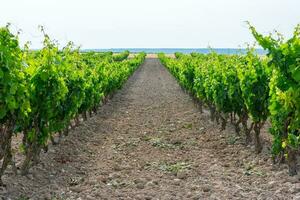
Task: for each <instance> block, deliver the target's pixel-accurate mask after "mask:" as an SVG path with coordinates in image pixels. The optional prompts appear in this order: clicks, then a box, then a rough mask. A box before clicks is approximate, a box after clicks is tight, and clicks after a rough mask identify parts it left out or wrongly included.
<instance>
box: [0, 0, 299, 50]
mask: <svg viewBox="0 0 300 200" xmlns="http://www.w3.org/2000/svg"><path fill="white" fill-rule="evenodd" d="M1 5H2V7H3V8H4V9H2V11H1V18H0V26H5V25H6V23H8V22H9V23H12V26H11V29H12V30H13V31H15V32H16V31H17V30H19V29H21V30H22V33H21V35H20V40H21V43H22V44H24V42H26V41H31V42H32V45H31V48H40V47H41V41H42V34H41V33H40V32H39V30H38V25H43V26H44V27H45V30H46V32H47V33H48V34H49V35H50V36H51V38H52V39H56V40H58V41H59V43H60V44H61V45H64V44H66V43H67V42H68V41H73V42H74V43H75V44H76V45H81V46H82V48H83V49H112V48H114V49H118V48H150V49H153V48H159V49H160V48H187V49H190V48H207V47H208V46H209V47H212V48H240V47H242V48H243V47H245V44H246V43H250V44H252V43H253V42H254V39H253V37H252V35H251V33H250V31H249V29H248V27H247V25H246V23H245V21H247V20H248V21H250V22H251V24H253V25H254V26H255V27H256V28H257V30H258V31H259V32H261V33H263V34H268V33H269V32H272V31H273V30H274V29H276V30H278V31H279V32H280V33H282V34H283V35H284V36H286V37H290V36H291V35H292V33H293V30H294V27H295V26H296V25H297V24H298V23H300V12H299V8H300V1H297V0H286V1H281V0H252V1H246V0H227V1H221V0H202V1H199V0H186V1H184V2H183V1H179V0H172V1H171V0H165V1H159V0H152V1H143V0H128V1H121V0H110V1H108V0H100V1H97V0H86V1H84V2H83V1H82V2H75V1H71V0H64V1H58V0H52V1H50V0H43V1H41V0H27V1H17V0H10V1H4V2H2V3H1Z"/></svg>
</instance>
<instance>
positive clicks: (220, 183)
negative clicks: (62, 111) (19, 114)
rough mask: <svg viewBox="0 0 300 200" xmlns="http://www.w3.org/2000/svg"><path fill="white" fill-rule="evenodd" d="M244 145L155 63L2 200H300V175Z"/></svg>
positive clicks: (11, 185) (13, 180)
mask: <svg viewBox="0 0 300 200" xmlns="http://www.w3.org/2000/svg"><path fill="white" fill-rule="evenodd" d="M242 141H243V140H242V139H239V138H236V137H235V136H234V134H233V131H232V130H231V129H230V128H229V129H227V130H226V131H224V132H222V133H220V132H219V128H218V127H217V126H216V125H215V124H213V123H211V122H210V121H209V116H208V115H207V114H201V113H200V112H199V110H198V109H197V107H196V106H195V104H194V102H193V100H192V99H191V98H190V97H189V95H188V94H185V93H184V92H183V91H182V89H181V88H180V86H179V85H178V84H177V83H176V80H175V79H174V78H173V77H172V76H171V75H170V74H169V72H168V71H167V70H166V69H165V68H164V67H163V66H162V65H161V64H160V63H159V61H158V60H157V59H147V60H146V63H145V64H144V65H143V66H142V67H141V68H140V69H139V70H137V72H136V73H135V74H134V75H133V76H132V77H131V78H130V79H129V81H128V82H127V83H126V85H125V86H124V88H123V89H122V90H121V91H119V92H118V93H117V94H116V95H115V96H114V97H113V98H112V100H111V101H110V102H108V103H107V104H106V105H104V106H103V107H102V108H101V109H100V111H99V114H98V115H97V116H94V117H92V118H91V119H89V120H88V121H87V122H84V123H82V125H81V126H80V127H78V128H77V129H76V130H75V131H73V132H72V133H70V135H69V136H68V137H67V138H65V139H64V140H63V142H62V143H61V144H60V145H59V146H52V147H51V148H50V151H49V152H48V153H46V154H45V155H42V163H41V164H39V165H38V166H36V167H34V168H33V169H32V170H31V173H30V175H29V176H27V177H22V176H19V175H18V176H17V177H14V176H9V177H10V178H9V177H7V176H5V177H4V181H5V182H6V183H7V188H6V189H5V188H2V189H0V197H1V196H2V197H10V198H12V199H17V198H19V197H21V196H22V197H24V198H23V199H26V198H25V197H30V199H52V198H53V199H87V200H91V199H109V200H110V199H149V200H150V199H166V200H169V199H178V200H179V199H180V200H181V199H293V198H295V199H296V197H297V196H298V198H299V199H300V185H299V183H297V182H299V180H298V179H297V177H293V178H290V177H288V176H287V169H286V167H285V166H283V165H282V166H277V165H275V166H273V165H272V162H271V160H270V158H269V157H270V156H269V154H268V153H267V151H268V150H267V149H265V153H263V154H262V155H259V156H256V155H255V154H254V153H253V149H252V148H251V147H245V146H244V145H243V144H241V143H242ZM0 199H1V198H0ZM4 199H5V198H4Z"/></svg>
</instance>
